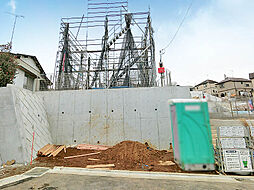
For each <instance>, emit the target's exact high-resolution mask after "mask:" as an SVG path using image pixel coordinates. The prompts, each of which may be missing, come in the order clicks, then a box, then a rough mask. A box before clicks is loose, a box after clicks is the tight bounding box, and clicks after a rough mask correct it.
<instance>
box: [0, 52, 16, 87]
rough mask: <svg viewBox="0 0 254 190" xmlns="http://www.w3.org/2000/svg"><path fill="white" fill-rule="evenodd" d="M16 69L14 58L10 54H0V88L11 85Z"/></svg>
mask: <svg viewBox="0 0 254 190" xmlns="http://www.w3.org/2000/svg"><path fill="white" fill-rule="evenodd" d="M16 69H17V63H16V62H15V57H14V56H13V55H12V54H10V53H0V87H6V86H7V84H12V83H13V79H14V78H15V74H16Z"/></svg>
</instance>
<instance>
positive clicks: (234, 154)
mask: <svg viewBox="0 0 254 190" xmlns="http://www.w3.org/2000/svg"><path fill="white" fill-rule="evenodd" d="M223 157H224V163H225V168H226V169H225V172H241V171H247V172H251V171H252V165H251V159H250V152H249V150H248V149H244V150H232V149H231V150H230V149H224V150H223Z"/></svg>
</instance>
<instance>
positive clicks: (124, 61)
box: [0, 0, 254, 189]
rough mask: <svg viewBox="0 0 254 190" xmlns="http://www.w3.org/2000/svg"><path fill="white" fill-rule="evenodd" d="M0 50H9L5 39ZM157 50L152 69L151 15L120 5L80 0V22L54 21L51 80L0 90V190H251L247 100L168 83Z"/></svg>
mask: <svg viewBox="0 0 254 190" xmlns="http://www.w3.org/2000/svg"><path fill="white" fill-rule="evenodd" d="M190 7H191V5H190ZM190 7H189V8H188V10H187V12H186V15H187V13H188V11H189V9H190ZM186 15H185V16H186ZM16 18H17V17H15V19H16ZM184 19H185V18H184ZM183 21H184V20H183ZM183 21H182V22H183ZM15 22H16V20H15ZM181 24H182V23H181ZM181 24H180V26H181ZM1 48H2V49H1V52H11V48H12V40H11V42H10V43H9V44H7V45H3V46H1ZM165 49H166V48H164V49H162V50H161V51H160V61H157V62H156V55H155V52H156V51H155V40H154V29H153V25H152V13H151V12H150V9H148V11H143V12H132V11H131V10H129V2H128V0H117V1H116V0H107V1H103V0H87V9H86V11H85V12H84V14H83V15H82V16H80V17H66V18H62V19H61V24H60V32H59V43H58V50H57V53H56V61H55V67H54V74H53V76H52V77H48V78H47V76H46V74H45V72H44V71H43V77H44V78H43V77H42V78H39V77H38V78H37V79H38V81H39V82H38V84H40V85H41V86H40V88H38V89H40V90H37V91H35V90H33V91H31V90H28V89H23V88H20V87H17V86H15V85H13V84H8V85H7V87H1V88H0V116H1V121H0V144H1V145H0V166H1V169H0V189H5V188H8V189H9V188H10V189H12V188H14V189H16V188H20V189H28V188H30V189H58V188H59V189H62V188H63V187H61V185H60V184H58V185H59V186H57V185H55V187H53V186H51V185H52V184H54V182H52V181H51V182H49V181H50V180H52V179H50V180H49V179H45V181H44V184H43V182H42V181H41V182H36V180H37V178H38V179H41V178H45V176H53V178H54V175H55V176H57V175H58V174H59V175H63V176H64V175H87V176H104V177H105V178H106V176H110V177H115V178H117V177H120V176H121V175H122V177H123V178H128V179H131V178H141V179H143V178H147V179H157V180H158V179H160V180H170V179H171V178H172V183H173V181H174V180H176V181H178V180H184V181H186V180H187V181H188V180H189V178H191V180H193V179H194V178H195V180H197V181H198V182H199V183H200V184H202V183H204V184H205V183H208V181H210V180H214V181H215V182H216V183H215V184H214V185H216V184H217V183H218V187H219V185H220V184H222V183H224V182H226V181H229V182H230V183H231V185H232V187H233V188H238V187H240V188H242V187H244V183H245V180H246V181H247V182H246V187H250V188H252V187H253V183H252V181H253V179H252V175H253V171H254V170H253V168H254V127H253V123H254V120H253V115H252V114H251V112H250V110H249V105H248V101H247V103H246V100H247V99H246V100H245V99H244V100H242V101H241V103H236V101H235V103H234V104H233V103H231V102H229V101H228V102H227V101H225V100H224V99H222V98H218V97H214V96H212V95H211V96H210V95H207V94H205V95H204V94H203V93H202V94H199V93H195V92H191V91H190V87H189V86H176V85H172V82H171V72H170V71H169V69H167V68H165V67H164V65H163V58H162V57H163V54H164V53H165ZM16 56H17V55H16ZM36 66H38V64H36ZM40 70H43V69H40ZM41 81H46V82H41ZM34 89H35V88H34ZM204 96H205V97H204ZM241 106H242V108H241V109H242V110H245V111H246V110H247V109H248V112H247V111H246V112H244V114H241V113H240V111H242V110H241V109H238V108H239V107H241ZM114 172H116V173H114ZM117 172H120V173H117ZM132 172H133V173H132ZM136 175H137V176H138V177H133V176H136ZM243 175H247V176H244V177H245V178H244V177H243ZM149 176H150V177H149ZM181 176H182V177H181ZM236 176H237V177H236ZM14 178H15V179H14ZM180 178H182V179H180ZM238 179H239V180H238ZM191 180H190V181H191ZM195 180H194V181H195ZM239 181H240V182H239ZM243 181H244V182H243ZM48 183H50V184H48ZM128 183H129V182H128ZM130 183H131V182H130ZM237 183H239V184H237ZM240 183H241V184H240ZM165 184H166V181H165ZM74 186H75V185H73V187H74ZM159 186H160V184H157V186H156V187H159ZM97 187H98V188H99V189H103V188H102V187H99V186H97ZM119 187H120V186H119ZM126 187H127V186H126ZM142 187H143V188H145V186H142ZM161 187H163V186H161ZM204 187H205V186H204ZM206 187H207V186H206ZM214 187H215V186H214ZM130 188H131V189H132V188H134V187H130ZM68 189H72V188H68ZM76 189H79V188H78V187H77V188H76ZM90 189H96V186H93V187H92V186H91V187H90ZM109 189H111V188H109ZM112 189H113V188H112ZM152 189H154V188H152ZM215 189H217V188H216V187H215ZM226 189H227V188H226ZM243 189H244V188H243Z"/></svg>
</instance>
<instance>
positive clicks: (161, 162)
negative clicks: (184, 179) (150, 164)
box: [159, 160, 175, 166]
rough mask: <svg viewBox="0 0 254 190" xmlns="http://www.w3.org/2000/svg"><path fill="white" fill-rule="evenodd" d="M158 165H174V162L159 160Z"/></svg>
mask: <svg viewBox="0 0 254 190" xmlns="http://www.w3.org/2000/svg"><path fill="white" fill-rule="evenodd" d="M159 165H160V166H172V165H175V163H174V162H172V161H164V162H163V161H161V160H160V161H159Z"/></svg>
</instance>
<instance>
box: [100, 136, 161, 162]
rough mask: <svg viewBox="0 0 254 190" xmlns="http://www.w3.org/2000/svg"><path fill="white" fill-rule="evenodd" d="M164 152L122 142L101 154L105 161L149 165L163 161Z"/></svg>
mask: <svg viewBox="0 0 254 190" xmlns="http://www.w3.org/2000/svg"><path fill="white" fill-rule="evenodd" d="M163 155H164V152H163V151H158V150H154V149H152V148H150V147H149V146H148V145H145V144H142V143H140V142H136V141H123V142H121V143H118V144H116V145H115V146H113V147H112V148H109V149H107V150H105V151H103V152H102V154H101V156H102V157H103V158H104V159H105V160H112V161H114V162H117V163H122V164H123V163H146V164H148V163H149V164H150V163H153V162H157V161H159V160H162V159H163Z"/></svg>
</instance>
